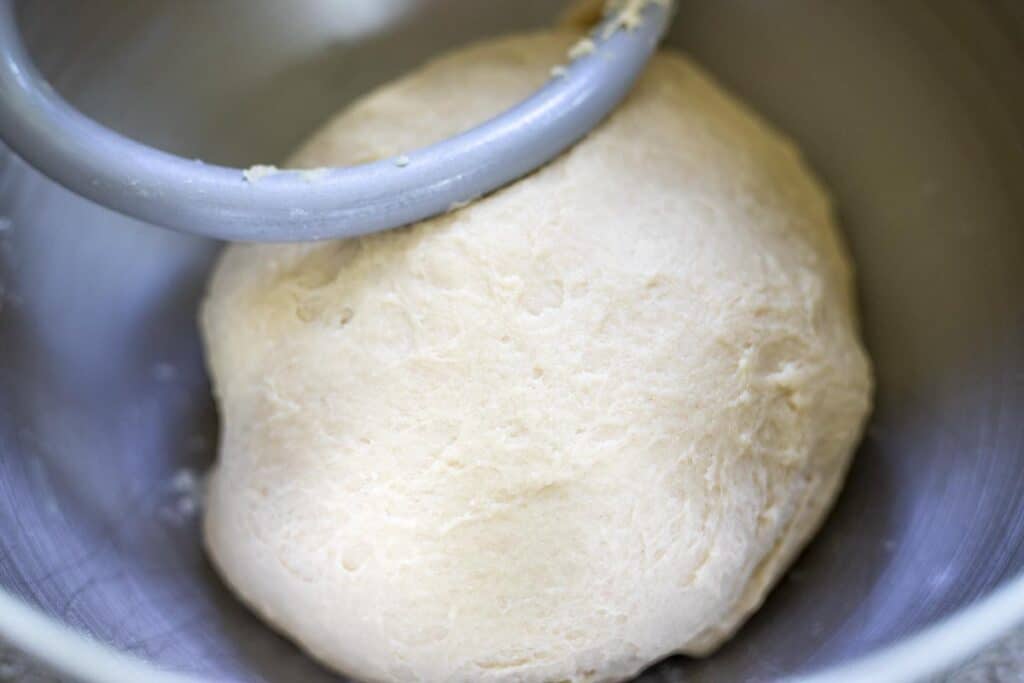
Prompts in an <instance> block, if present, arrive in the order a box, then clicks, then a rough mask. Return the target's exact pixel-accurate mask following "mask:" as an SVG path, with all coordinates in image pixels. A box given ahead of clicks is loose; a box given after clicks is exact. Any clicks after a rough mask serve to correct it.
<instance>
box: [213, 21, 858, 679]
mask: <svg viewBox="0 0 1024 683" xmlns="http://www.w3.org/2000/svg"><path fill="white" fill-rule="evenodd" d="M577 39H578V35H577V34H572V33H569V32H565V33H543V34H537V35H530V36H521V37H515V38H507V39H501V40H497V41H494V42H489V43H485V44H482V45H477V46H474V47H470V48H468V49H465V50H462V51H459V52H456V53H454V54H452V55H449V56H446V57H442V58H441V59H439V60H437V61H435V62H432V63H430V64H428V65H427V66H425V67H423V68H422V69H420V70H418V71H416V72H414V73H413V74H411V75H409V76H407V77H405V78H402V79H400V80H399V81H397V82H395V83H393V84H390V85H387V86H385V87H384V88H382V89H380V90H378V91H377V92H375V93H373V94H371V95H370V96H368V97H366V98H365V99H363V100H361V101H360V102H358V103H356V104H355V105H353V106H352V107H350V108H349V109H347V110H346V111H345V112H343V113H341V114H340V115H339V116H338V117H337V118H336V119H334V120H333V121H332V122H330V123H329V124H328V125H327V126H326V127H325V128H324V129H323V130H321V131H320V132H318V133H317V134H316V135H314V136H313V138H312V139H311V140H310V141H309V142H308V143H306V145H305V146H304V147H303V148H302V149H301V151H300V152H299V153H298V155H297V156H296V157H295V158H294V160H293V162H292V165H293V166H298V167H304V168H313V167H321V166H329V165H338V164H346V163H352V162H357V161H365V160H369V159H377V158H382V157H393V156H398V155H401V154H403V153H406V152H408V151H410V150H412V149H414V148H416V147H419V146H422V145H424V144H426V143H429V142H433V141H436V140H438V139H441V138H444V137H446V136H449V135H451V134H453V133H455V132H458V131H460V130H463V129H465V128H467V127H469V126H471V125H472V124H475V123H477V122H480V121H482V120H484V119H485V118H487V117H488V116H490V115H492V114H494V113H496V112H498V111H500V110H502V109H504V108H505V107H507V106H509V105H511V104H513V103H515V102H516V101H518V100H520V99H521V98H523V97H524V96H526V95H527V94H528V93H530V92H532V91H533V90H534V89H535V88H536V87H537V86H539V85H540V84H541V83H542V82H543V81H545V79H546V78H548V74H549V72H550V70H551V66H552V64H557V63H559V62H560V61H562V60H564V57H565V54H566V51H567V49H568V48H569V47H570V46H571V45H572V44H573V43H574V42H575V41H576V40H577ZM202 327H203V332H204V334H205V339H206V344H207V349H208V353H209V363H210V367H211V369H212V372H213V377H214V385H215V388H216V393H217V397H218V400H219V402H220V408H221V412H222V417H223V436H222V442H221V450H220V460H219V462H218V464H217V467H216V469H215V471H214V473H213V476H212V480H211V483H210V490H209V498H208V501H207V512H206V517H205V536H206V544H207V547H208V548H209V551H210V554H211V555H212V557H213V559H214V562H215V563H216V565H217V567H218V568H219V570H220V571H221V572H222V573H223V575H224V577H225V578H226V579H227V581H228V582H229V583H230V584H231V586H232V587H233V588H234V590H235V591H237V593H238V594H239V595H240V596H241V597H242V598H243V599H244V600H245V601H246V602H247V603H248V604H250V605H251V606H252V607H253V608H254V609H255V610H256V611H257V612H258V613H260V614H261V615H262V616H263V617H265V618H266V619H267V620H268V621H269V622H271V623H272V624H274V625H275V626H276V627H277V628H279V629H280V630H281V631H282V632H284V633H286V634H288V635H289V636H291V637H292V638H294V639H295V640H296V641H297V642H298V643H300V644H301V645H302V646H303V647H304V648H306V649H307V650H308V651H309V652H311V653H312V654H314V655H315V656H316V657H317V658H319V659H321V660H322V661H324V662H326V663H327V664H328V665H330V666H332V667H335V668H337V669H339V670H341V671H343V672H346V673H348V674H350V675H352V676H355V677H358V678H361V679H366V680H372V681H396V682H399V681H400V682H402V683H408V682H410V681H429V682H441V681H445V682H453V681H466V682H470V681H473V682H476V681H516V682H541V681H617V680H622V679H625V678H628V677H630V676H632V675H634V674H635V673H636V672H637V671H638V670H640V669H641V668H643V667H644V666H646V665H648V664H650V663H651V662H654V661H655V660H658V659H660V658H662V657H665V656H666V655H669V654H671V653H674V652H683V653H690V654H701V653H706V652H708V651H709V650H711V649H713V648H714V647H715V646H716V645H718V644H719V643H721V642H722V640H723V639H725V638H727V637H728V636H729V635H730V634H732V633H733V631H734V630H735V629H736V628H737V627H738V626H739V625H740V624H741V623H742V622H743V620H744V619H745V618H746V617H747V616H748V615H749V614H750V613H751V612H752V611H753V610H754V609H756V608H757V606H758V605H759V604H760V603H761V601H762V600H763V599H764V597H765V594H766V592H767V591H768V590H769V588H770V587H771V585H772V584H773V583H774V582H775V580H776V579H777V578H778V577H779V575H780V573H781V572H782V571H783V570H784V569H785V567H786V565H787V564H788V563H789V562H790V561H791V560H792V558H793V557H794V555H795V554H796V552H797V551H799V550H800V548H801V547H802V546H803V545H804V543H805V542H806V541H807V540H808V538H809V537H810V535H811V534H812V532H813V531H814V530H815V528H816V527H817V526H818V524H819V522H820V521H821V519H822V517H823V515H824V514H825V512H826V509H827V508H828V506H829V504H830V503H831V501H832V500H833V498H834V496H835V495H836V492H837V490H838V488H839V486H840V483H841V481H842V479H843V475H844V472H845V470H846V467H847V464H848V462H849V459H850V455H851V452H852V450H853V448H854V446H855V444H856V443H857V440H858V437H859V434H860V431H861V427H862V423H863V421H864V418H865V415H866V414H867V412H868V408H869V403H870V393H871V378H870V369H869V364H868V360H867V358H866V356H865V353H864V351H863V349H862V348H861V345H860V343H859V341H858V335H857V329H856V322H855V315H854V311H853V301H852V294H851V268H850V264H849V261H848V259H847V257H846V255H845V253H844V250H843V247H842V245H841V243H840V239H839V236H838V235H837V232H836V229H835V226H834V223H833V219H832V217H831V213H830V208H829V201H828V199H827V196H826V194H825V192H824V191H823V190H822V188H821V187H820V186H819V185H818V183H817V182H816V181H815V179H814V177H813V176H812V175H811V173H810V172H809V171H808V169H807V167H806V166H805V165H804V164H803V162H802V161H801V159H800V156H799V155H798V153H797V151H796V149H795V148H794V147H793V145H792V144H791V143H790V142H789V141H787V140H786V139H785V138H783V137H782V136H780V135H779V134H778V133H777V132H775V131H773V130H772V129H771V128H770V127H768V126H767V125H766V124H765V123H764V122H762V121H761V120H760V119H758V118H757V117H756V116H754V115H753V114H752V113H751V112H750V111H749V110H747V109H746V108H745V107H744V106H742V105H741V104H740V103H738V102H737V101H736V100H734V99H732V98H731V97H730V96H729V95H727V94H726V93H724V92H723V91H722V90H721V89H720V88H719V87H718V86H717V85H716V84H715V83H714V82H713V81H711V80H710V79H709V78H708V76H707V75H705V74H704V73H703V72H702V71H701V70H700V69H698V68H697V67H695V66H694V65H693V64H692V63H690V62H689V61H687V60H686V59H685V58H684V57H682V56H680V55H678V54H674V53H662V54H660V55H659V56H658V57H657V58H655V60H654V62H653V63H652V64H651V66H650V68H649V70H648V72H647V73H646V75H645V76H644V78H643V79H642V81H641V82H640V84H639V86H638V87H637V88H636V90H635V92H634V93H633V94H632V96H631V97H630V98H629V99H628V101H627V102H626V103H625V104H624V105H623V106H622V107H620V108H619V109H618V111H617V112H616V113H615V114H614V115H613V116H612V117H611V119H610V120H609V121H607V122H606V123H605V124H603V125H602V126H600V127H599V128H598V129H597V130H596V131H594V132H593V133H592V134H591V135H590V136H589V137H588V138H586V140H585V141H584V142H583V143H581V144H579V145H577V146H576V147H575V148H573V149H572V151H570V152H569V153H567V154H565V155H563V156H562V157H561V158H559V159H558V160H557V161H555V162H553V163H551V164H549V165H548V166H546V167H545V168H543V169H542V170H540V171H538V172H537V173H534V174H533V175H531V176H530V177H528V178H526V179H524V180H522V181H520V182H518V183H516V184H514V185H512V186H511V187H508V188H506V189H504V190H502V191H501V192H498V193H497V194H495V195H493V196H490V197H487V198H485V199H483V200H481V201H478V202H476V203H474V204H472V205H471V206H469V207H468V208H465V209H462V210H459V211H457V212H455V213H453V214H450V215H447V216H444V217H441V218H437V219H434V220H431V221H427V222H424V223H421V224H419V225H416V226H415V227H413V228H410V229H404V230H400V231H396V232H391V233H389V234H385V235H381V236H377V237H370V238H366V239H361V240H356V241H349V242H335V243H329V244H318V245H312V246H309V245H307V246H233V247H231V248H229V249H228V250H227V252H226V253H225V255H224V257H223V259H222V260H221V262H220V265H219V266H218V267H217V270H216V273H215V275H214V278H213V281H212V284H211V286H210V293H209V297H208V299H207V300H206V303H205V305H204V307H203V312H202Z"/></svg>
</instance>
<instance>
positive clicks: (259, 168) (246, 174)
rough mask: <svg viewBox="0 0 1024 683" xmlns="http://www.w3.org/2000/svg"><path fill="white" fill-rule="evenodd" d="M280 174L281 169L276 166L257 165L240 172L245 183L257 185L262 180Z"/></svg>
mask: <svg viewBox="0 0 1024 683" xmlns="http://www.w3.org/2000/svg"><path fill="white" fill-rule="evenodd" d="M280 172H281V169H279V168H278V167H277V166H269V165H265V164H257V165H256V166H250V167H249V168H247V169H245V170H244V171H242V177H243V178H245V181H246V182H247V183H258V182H259V181H261V180H263V179H264V178H267V177H269V176H272V175H275V174H277V173H280Z"/></svg>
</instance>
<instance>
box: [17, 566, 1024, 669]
mask: <svg viewBox="0 0 1024 683" xmlns="http://www.w3.org/2000/svg"><path fill="white" fill-rule="evenodd" d="M1021 623H1024V574H1018V575H1016V576H1014V577H1012V578H1010V579H1008V580H1006V581H1005V582H1004V583H1003V584H1002V585H1000V586H998V587H996V588H995V589H994V590H992V591H990V592H989V593H988V594H986V595H984V596H983V597H981V598H979V599H977V600H975V601H974V602H972V603H970V604H968V605H966V606H965V607H962V608H960V609H959V610H957V611H956V612H953V613H952V614H950V615H948V616H947V617H945V618H943V619H941V620H940V621H938V622H935V623H933V624H931V625H929V626H926V627H925V628H923V629H921V630H918V631H916V632H914V633H913V634H911V635H909V636H906V637H904V638H903V639H901V640H898V641H896V642H895V643H893V644H891V645H886V646H884V647H882V648H880V649H876V650H874V651H871V652H869V653H868V654H866V655H863V656H861V657H858V658H855V659H852V660H850V661H848V662H845V663H842V664H839V665H836V666H833V667H829V668H827V669H824V670H822V671H819V672H814V673H811V674H808V675H805V676H798V677H792V678H789V679H784V680H788V681H790V683H863V681H874V682H875V683H911V682H912V681H919V680H921V679H924V678H927V677H929V676H934V675H936V674H941V673H943V672H948V671H950V670H951V669H952V668H953V667H954V666H956V665H957V664H960V663H962V662H964V661H965V660H967V659H969V658H970V657H971V656H972V655H974V654H977V653H978V652H980V651H981V650H982V649H983V648H984V647H985V646H986V645H989V644H991V643H993V642H994V641H995V640H997V639H998V638H999V637H1000V636H1002V635H1004V634H1006V633H1008V632H1009V631H1010V630H1012V629H1013V627H1014V626H1017V625H1019V624H1021ZM0 636H3V637H4V638H5V639H6V641H7V642H8V643H9V644H10V645H13V646H14V647H16V648H18V649H20V650H21V651H23V652H24V653H26V654H27V655H29V656H30V657H32V658H34V659H36V660H38V661H39V662H41V663H42V664H44V665H45V666H48V667H50V668H52V669H54V670H56V671H57V672H58V673H62V674H64V675H67V676H71V677H73V678H75V679H76V680H81V681H83V683H137V682H138V681H143V680H144V681H149V682H150V683H208V681H204V679H202V678H199V677H197V676H194V675H190V674H185V673H180V672H174V671H168V670H166V669H161V668H159V667H157V666H156V665H154V664H151V663H148V662H146V661H144V660H143V659H141V658H138V657H135V656H133V655H130V654H127V653H125V652H121V651H119V650H117V649H116V648H114V647H113V646H111V645H107V644H104V643H101V642H100V641H98V640H96V639H94V638H91V637H89V636H88V635H86V634H84V633H82V632H80V631H77V630H75V629H73V628H72V627H70V626H68V625H66V624H63V623H61V622H60V621H58V620H57V619H55V618H52V617H49V616H47V615H46V614H44V613H43V611H42V610H40V609H38V608H36V607H33V606H30V605H29V604H28V603H26V602H24V601H23V600H21V599H19V598H17V597H15V596H14V595H12V594H11V593H9V592H6V591H3V590H0Z"/></svg>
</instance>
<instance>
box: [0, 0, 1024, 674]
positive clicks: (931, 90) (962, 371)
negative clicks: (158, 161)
mask: <svg viewBox="0 0 1024 683" xmlns="http://www.w3.org/2000/svg"><path fill="white" fill-rule="evenodd" d="M559 4H560V3H555V2H552V1H551V0H492V1H491V2H487V3H483V2H480V1H479V0H422V1H418V2H417V1H414V0H347V1H344V0H301V1H299V0H290V1H289V2H287V3H286V2H280V0H223V1H217V2H178V1H177V0H167V1H166V2H164V1H157V0H151V1H148V2H133V1H131V0H125V1H119V2H115V1H113V0H91V1H90V2H88V3H82V2H77V1H76V0H33V1H32V2H25V3H23V4H22V6H21V21H22V26H23V29H24V32H25V34H26V37H27V40H28V42H29V44H30V46H31V49H32V51H33V55H34V57H35V59H36V60H37V61H38V63H39V64H40V65H41V67H42V68H43V70H44V71H45V73H46V74H47V75H48V76H49V77H50V79H51V80H52V82H53V83H54V85H55V86H56V87H57V88H58V89H59V90H60V91H61V92H63V93H64V94H65V95H66V96H67V97H69V98H70V99H71V100H72V101H73V102H74V103H75V104H76V105H77V106H78V107H80V108H81V109H82V110H84V111H85V112H87V113H88V114H90V115H92V116H94V117H95V118H97V119H98V120H100V121H101V122H103V123H105V124H107V125H109V126H111V127H113V128H115V129H117V130H119V131H121V132H124V133H126V134H128V135H131V136H134V137H136V138H137V139H140V140H144V141H146V142H148V143H150V144H153V145H155V146H158V147H161V148H164V149H167V150H170V151H173V152H176V153H179V154H185V155H189V156H193V157H196V158H201V159H204V160H209V161H216V162H221V163H225V164H233V165H237V166H242V167H245V166H249V165H252V164H256V163H268V162H273V161H276V160H279V159H281V158H282V157H283V156H284V155H285V154H286V152H287V150H289V149H290V148H291V147H292V146H293V145H295V143H297V142H298V141H299V140H300V139H301V138H302V137H303V136H305V135H306V134H307V133H309V132H310V130H311V129H312V128H313V127H315V126H316V125H317V123H319V122H320V121H322V120H323V119H324V118H325V117H326V116H327V115H328V114H330V113H331V112H332V111H334V110H335V109H337V108H338V107H339V106H341V105H342V104H344V103H345V102H346V101H348V100H349V99H351V98H352V97H353V96H355V95H356V94H358V93H360V92H364V91H366V90H367V89H368V88H371V87H372V86H374V85H375V84H377V83H380V82H382V81H384V80H386V79H388V78H391V77H393V76H395V75H397V74H400V73H402V72H403V71H404V70H406V69H408V68H410V67H411V66H413V65H415V64H417V63H419V62H420V61H422V60H423V59H424V58H426V57H427V56H429V55H431V54H435V53H437V52H438V51H440V50H442V49H444V48H448V47H452V46H455V45H458V44H462V43H465V42H467V41H469V40H472V39H475V38H479V37H481V36H486V35H492V34H496V33H500V32H507V31H512V30H518V29H525V28H528V27H534V26H540V25H543V24H545V22H548V21H550V20H551V18H552V16H553V15H554V14H556V12H557V9H558V7H557V5H559ZM670 42H671V43H672V44H674V45H677V46H680V47H682V48H684V49H686V50H688V51H690V52H691V53H693V54H694V55H695V56H696V57H697V58H698V59H699V60H700V61H701V62H703V63H704V64H705V65H706V66H707V67H708V69H710V70H711V71H712V72H713V73H714V74H716V75H717V76H718V77H719V78H720V79H721V80H722V81H723V82H724V83H725V84H727V85H728V86H729V87H730V88H732V89H733V90H734V91H736V92H737V93H739V94H741V95H742V96H743V97H745V98H746V99H747V100H749V101H750V102H751V103H752V104H753V105H755V106H756V107H757V108H758V109H759V110H760V111H761V112H763V113H764V115H765V116H767V117H768V118H769V119H771V120H772V121H774V122H775V123H776V124H777V125H778V126H780V127H781V128H783V129H784V130H786V131H788V132H789V133H791V134H792V135H793V136H794V137H795V138H796V139H797V140H798V141H799V143H800V144H801V145H802V147H803V148H804V150H805V151H806V153H807V156H808V159H809V161H810V163H811V164H812V165H813V166H814V167H815V168H816V169H817V170H818V171H819V173H820V174H821V175H822V176H823V177H824V178H825V180H826V182H827V184H828V185H829V186H830V187H831V188H832V190H833V191H834V195H835V200H836V206H837V210H838V212H839V214H840V217H841V220H842V224H843V226H844V228H845V230H846V234H847V237H848V240H849V244H850V247H851V250H852V251H853V254H854V256H855V259H856V261H857V263H858V265H859V283H860V292H861V302H862V312H863V327H864V335H865V339H866V342H867V345H868V346H869V348H870V350H871V353H872V355H873V357H874V361H875V364H876V369H877V374H878V395H877V409H876V411H875V414H874V418H873V420H872V422H871V424H870V427H869V429H868V431H867V435H866V438H865V441H864V444H863V447H862V448H861V449H860V451H859V453H858V454H857V458H856V462H855V464H854V466H853V468H852V470H851V472H850V477H849V481H848V483H847V485H846V488H845V490H844V492H843V494H842V496H841V498H840V500H839V501H838V503H837V505H836V508H835V510H834V512H833V513H832V514H831V516H830V518H829V520H828V522H827V524H826V525H825V527H824V528H823V529H822V531H821V533H820V535H819V536H818V537H817V539H816V540H815V541H814V542H813V543H812V544H811V545H810V547H809V548H808V549H807V551H806V552H805V553H804V554H803V556H802V557H801V558H800V559H799V561H798V562H797V563H796V565H795V566H794V567H793V569H792V571H790V572H789V574H788V575H787V576H786V577H785V578H784V579H783V580H782V582H781V584H780V585H779V587H778V589H777V590H775V591H774V593H772V595H771V597H770V598H769V600H768V602H767V604H766V605H765V606H764V608H763V609H762V610H761V611H760V612H759V613H758V614H757V615H756V616H755V617H754V618H753V619H752V620H751V621H750V622H749V623H748V624H747V625H746V626H745V627H744V628H743V630H742V631H741V632H740V634H739V635H738V636H737V638H736V639H735V640H734V641H732V642H730V643H729V644H728V645H726V646H725V647H724V648H723V649H722V650H721V651H719V652H718V653H716V654H715V655H714V656H713V657H711V658H709V659H706V660H686V659H682V658H675V659H672V660H669V661H667V662H665V663H663V664H661V665H659V666H657V667H655V668H654V669H653V670H651V671H650V672H648V673H647V674H645V676H644V678H643V679H642V680H644V681H714V682H725V683H729V682H732V681H767V680H777V679H782V678H788V677H812V678H816V677H822V678H823V679H824V680H831V681H839V680H850V681H884V680H893V681H897V680H898V681H908V680H916V679H917V678H918V677H920V676H922V675H925V674H929V673H932V672H935V671H937V670H939V669H942V668H944V667H948V666H949V665H951V664H952V663H953V662H954V661H955V660H957V659H959V658H961V657H963V656H965V655H967V654H969V653H970V652H971V651H973V650H975V649H976V648H978V647H980V646H981V645H982V644H984V643H985V642H987V641H989V640H990V639H992V638H993V637H995V636H997V635H998V634H999V633H1000V632H1002V631H1003V630H1005V629H1006V628H1008V627H1009V626H1011V625H1012V624H1013V623H1014V622H1015V621H1017V620H1019V619H1021V618H1024V580H1022V579H1019V578H1014V577H1015V576H1017V575H1018V574H1020V573H1021V571H1022V570H1024V303H1022V295H1024V87H1022V85H1021V84H1022V83H1024V5H1021V4H1020V3H1019V2H1017V0H1004V1H1002V2H997V1H994V0H993V1H989V2H982V1H981V0H949V1H943V0H932V1H925V0H921V1H916V0H904V1H902V2H898V3H889V2H882V1H881V0H879V1H878V2H865V1H864V0H830V1H829V2H825V1H823V0H777V1H775V2H764V1H763V0H714V1H713V2H710V1H707V0H693V1H690V2H683V3H682V5H681V7H680V11H679V17H678V19H677V21H676V25H675V27H674V29H673V33H672V35H671V38H670ZM0 216H3V218H2V219H0V229H2V230H0V284H2V288H3V297H4V298H3V308H2V311H0V387H2V392H0V587H2V589H3V590H2V592H0V634H2V635H4V636H6V637H7V638H9V639H11V640H13V641H14V642H16V643H17V644H19V645H20V646H22V647H23V648H25V649H28V650H30V651H31V652H33V653H35V654H36V655H38V656H40V657H42V658H44V659H46V660H47V661H48V662H50V663H51V664H53V665H55V666H58V667H60V668H62V669H63V670H64V671H66V672H68V673H70V674H73V675H74V676H77V677H79V678H81V679H84V680H90V681H133V682H134V681H156V680H162V679H163V678H168V679H170V678H175V676H176V675H187V676H194V677H197V678H198V679H200V680H206V681H218V682H219V681H239V682H242V681H245V682H249V681H270V682H285V681H288V682H292V681H304V682H305V681H309V682H316V681H328V680H336V679H334V678H332V675H331V674H329V673H327V672H326V671H324V670H323V669H321V668H319V667H318V666H317V665H315V664H313V663H312V662H311V661H309V660H308V659H307V658H306V657H305V656H303V655H302V654H301V653H300V652H299V651H298V650H297V649H296V648H295V647H294V646H292V645H291V644H289V643H288V642H287V641H285V640H284V639H282V638H280V637H279V636H277V635H275V634H274V633H273V632H271V631H270V630H269V629H268V628H266V627H265V626H263V625H262V624H261V623H260V622H259V621H258V620H257V619H255V618H254V617H253V616H252V615H251V614H250V613H249V612H247V611H246V610H245V609H244V608H243V607H242V606H241V605H239V604H238V603H237V602H236V601H235V600H234V599H233V598H232V597H231V595H230V594H229V593H228V592H227V590H226V589H225V588H224V586H223V585H222V583H221V582H220V581H219V580H218V579H217V577H216V576H215V575H214V574H213V572H212V571H211V569H210V566H209V565H208V564H207V562H206V561H205V559H204V556H203V553H202V551H201V548H200V543H199V534H198V525H197V513H196V510H195V509H194V507H195V505H194V503H195V501H196V495H195V490H194V489H195V483H196V482H195V475H197V474H199V473H201V472H202V471H203V470H204V469H205V468H206V467H207V466H208V465H209V463H210V462H211V459H212V458H213V457H214V452H215V445H216V431H217V419H216V413H215V407H214V404H213V402H212V399H211V398H210V391H209V387H208V385H207V379H206V376H205V374H204V368H203V360H202V354H201V349H200V346H199V342H198V338H197V334H196V324H195V312H196V305H197V302H198V300H199V298H200V296H201V294H202V290H203V283H204V279H205V277H206V275H207V273H208V271H209V269H210V266H211V263H212V260H213V258H214V257H215V255H216V252H217V249H218V245H217V244H215V243H213V242H209V241H204V240H202V239H198V238H190V237H185V236H181V235H178V234H174V233H171V232H168V231H165V230H161V229H158V228H154V227H151V226H147V225H143V224H140V223H137V222H133V221H131V220H129V219H126V218H123V217H120V216H118V215H115V214H112V213H110V212H108V211H106V210H104V209H101V208H99V207H97V206H95V205H92V204H90V203H88V202H86V201H84V200H82V199H80V198H78V197H76V196H74V195H71V194H70V193H68V192H67V191H64V190H62V189H61V188H59V187H57V186H55V185H53V184H52V183H50V182H48V181H46V180H45V179H43V178H42V177H40V176H39V175H38V174H36V173H34V172H33V171H32V170H30V169H29V168H28V167H27V166H26V165H25V164H23V163H22V162H20V161H19V160H18V159H16V158H15V157H13V156H12V155H10V154H8V153H3V156H2V157H0ZM73 632H74V633H80V634H85V635H86V636H87V637H85V638H83V637H80V636H78V635H74V634H73ZM157 668H159V669H161V670H164V671H169V672H176V674H160V673H158V672H157Z"/></svg>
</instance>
